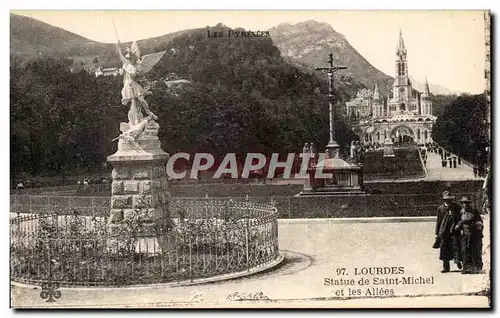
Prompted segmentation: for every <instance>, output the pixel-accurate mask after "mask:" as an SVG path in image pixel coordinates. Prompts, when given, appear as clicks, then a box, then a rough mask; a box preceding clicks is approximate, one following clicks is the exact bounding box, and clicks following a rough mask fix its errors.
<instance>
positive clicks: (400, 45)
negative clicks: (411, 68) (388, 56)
mask: <svg viewBox="0 0 500 318" xmlns="http://www.w3.org/2000/svg"><path fill="white" fill-rule="evenodd" d="M397 55H398V56H405V55H406V48H405V42H404V40H403V31H402V30H401V29H399V42H398V49H397Z"/></svg>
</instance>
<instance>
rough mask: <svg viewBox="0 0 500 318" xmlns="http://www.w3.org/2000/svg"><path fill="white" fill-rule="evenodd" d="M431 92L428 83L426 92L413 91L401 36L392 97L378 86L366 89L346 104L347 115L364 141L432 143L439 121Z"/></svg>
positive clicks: (400, 35) (426, 83)
mask: <svg viewBox="0 0 500 318" xmlns="http://www.w3.org/2000/svg"><path fill="white" fill-rule="evenodd" d="M430 97H431V92H430V90H429V84H428V82H427V79H426V80H425V88H424V91H423V92H419V91H417V90H415V89H414V88H413V87H412V83H411V81H410V78H409V72H408V61H407V51H406V48H405V44H404V41H403V34H402V32H401V31H400V33H399V42H398V45H397V49H396V62H395V79H394V84H393V86H392V96H390V97H389V96H387V97H385V96H383V95H382V93H381V92H380V90H379V88H378V84H377V83H375V87H374V90H373V91H371V90H370V89H363V90H361V91H359V92H358V93H357V95H356V97H355V98H354V99H353V100H351V101H349V102H347V103H346V112H347V114H348V116H349V118H350V120H351V123H352V126H353V129H354V131H355V132H356V134H357V135H358V136H359V138H360V140H363V141H364V142H372V143H383V142H384V140H385V139H386V138H391V139H392V141H393V142H396V143H398V142H399V143H404V142H408V143H411V142H414V143H417V144H425V143H428V142H432V138H431V131H432V125H433V124H434V123H435V121H436V117H435V116H433V115H432V102H431V99H430Z"/></svg>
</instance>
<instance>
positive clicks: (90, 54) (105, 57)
mask: <svg viewBox="0 0 500 318" xmlns="http://www.w3.org/2000/svg"><path fill="white" fill-rule="evenodd" d="M189 31H190V30H182V31H178V32H173V33H168V34H165V35H162V36H158V37H153V38H148V39H144V40H139V41H137V44H138V45H139V47H140V49H141V52H142V53H143V54H148V53H153V52H158V51H162V50H163V48H164V47H165V46H166V44H167V43H169V42H170V41H172V40H173V38H175V37H176V36H178V35H181V34H183V33H185V32H189ZM130 44H131V42H124V43H123V45H124V46H125V45H130ZM38 54H43V55H46V56H50V57H64V58H71V59H73V60H75V61H77V62H81V63H82V64H85V65H91V64H92V63H93V60H94V58H96V57H97V58H98V60H99V63H100V64H116V66H118V64H119V60H118V57H117V55H116V49H115V44H114V43H101V42H96V41H92V40H89V39H87V38H85V37H82V36H80V35H77V34H75V33H72V32H70V31H67V30H64V29H61V28H59V27H55V26H52V25H50V24H47V23H44V22H42V21H39V20H36V19H33V18H30V17H26V16H22V15H18V14H12V13H11V14H10V55H15V56H20V57H31V56H35V55H38Z"/></svg>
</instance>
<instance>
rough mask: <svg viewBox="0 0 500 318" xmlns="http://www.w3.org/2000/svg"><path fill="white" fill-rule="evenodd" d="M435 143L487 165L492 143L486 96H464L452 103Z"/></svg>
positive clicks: (438, 124)
mask: <svg viewBox="0 0 500 318" xmlns="http://www.w3.org/2000/svg"><path fill="white" fill-rule="evenodd" d="M432 139H433V140H434V141H436V142H437V143H438V144H440V145H442V146H443V147H445V148H447V149H450V150H451V151H452V152H454V153H456V154H457V155H459V156H461V157H463V158H465V159H466V160H468V161H470V162H472V163H475V164H484V163H485V162H486V160H487V157H486V152H485V149H486V147H487V146H488V145H489V143H490V141H489V140H488V137H487V127H486V98H485V97H484V95H483V94H480V95H466V94H464V95H461V96H459V97H457V98H455V99H454V100H453V101H452V102H451V103H449V104H448V105H447V106H446V107H445V108H444V111H443V114H442V115H441V116H439V117H438V119H437V120H436V123H435V124H434V126H433V128H432Z"/></svg>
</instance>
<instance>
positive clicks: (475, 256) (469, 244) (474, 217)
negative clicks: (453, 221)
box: [455, 197, 483, 274]
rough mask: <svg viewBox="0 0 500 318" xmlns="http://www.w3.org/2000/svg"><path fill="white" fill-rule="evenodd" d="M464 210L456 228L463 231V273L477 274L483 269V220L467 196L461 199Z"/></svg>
mask: <svg viewBox="0 0 500 318" xmlns="http://www.w3.org/2000/svg"><path fill="white" fill-rule="evenodd" d="M460 204H462V210H461V215H460V221H459V222H458V223H457V225H456V226H455V230H457V231H461V234H462V235H461V240H462V242H461V243H462V244H461V248H462V253H463V255H462V257H463V262H464V269H463V271H462V274H477V273H479V272H480V271H481V270H482V269H483V257H482V252H483V220H482V218H481V215H480V213H479V211H478V210H476V209H474V207H473V206H472V202H471V200H469V198H467V197H462V198H461V199H460Z"/></svg>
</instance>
